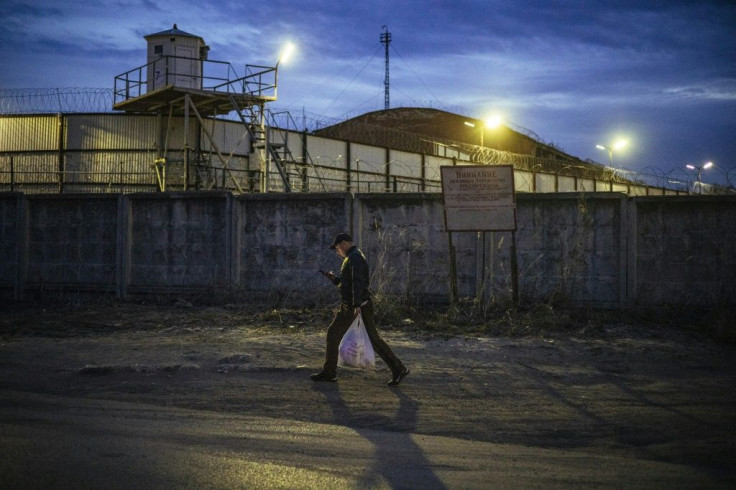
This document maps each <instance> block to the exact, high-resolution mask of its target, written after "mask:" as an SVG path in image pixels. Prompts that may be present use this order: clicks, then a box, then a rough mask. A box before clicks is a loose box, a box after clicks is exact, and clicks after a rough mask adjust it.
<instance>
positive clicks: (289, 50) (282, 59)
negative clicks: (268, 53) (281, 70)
mask: <svg viewBox="0 0 736 490" xmlns="http://www.w3.org/2000/svg"><path fill="white" fill-rule="evenodd" d="M294 49H295V47H294V44H293V43H286V46H284V49H283V50H281V55H280V56H279V61H278V63H277V64H280V63H288V62H289V58H290V57H291V55H292V54H293V53H294Z"/></svg>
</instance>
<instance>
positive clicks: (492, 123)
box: [485, 114, 503, 129]
mask: <svg viewBox="0 0 736 490" xmlns="http://www.w3.org/2000/svg"><path fill="white" fill-rule="evenodd" d="M485 123H486V127H487V128H488V129H496V128H497V127H499V126H500V125H501V124H502V123H503V118H502V117H501V116H499V115H498V114H494V115H493V116H490V117H489V118H488V119H486V121H485Z"/></svg>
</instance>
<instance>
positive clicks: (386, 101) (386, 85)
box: [381, 26, 391, 110]
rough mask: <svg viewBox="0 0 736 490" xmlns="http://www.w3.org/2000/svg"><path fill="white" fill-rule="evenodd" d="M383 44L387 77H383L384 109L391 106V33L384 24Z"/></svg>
mask: <svg viewBox="0 0 736 490" xmlns="http://www.w3.org/2000/svg"><path fill="white" fill-rule="evenodd" d="M381 44H383V45H384V46H385V47H386V77H385V78H384V79H383V91H384V95H383V105H384V109H386V110H388V109H389V108H390V107H391V103H390V99H389V82H388V46H389V45H390V44H391V33H390V32H388V27H387V26H383V32H382V33H381Z"/></svg>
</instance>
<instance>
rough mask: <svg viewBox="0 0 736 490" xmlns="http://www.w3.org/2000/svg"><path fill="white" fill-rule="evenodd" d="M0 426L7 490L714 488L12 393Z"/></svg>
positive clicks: (656, 468)
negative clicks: (101, 489)
mask: <svg viewBox="0 0 736 490" xmlns="http://www.w3.org/2000/svg"><path fill="white" fill-rule="evenodd" d="M334 386H335V385H320V386H318V387H317V388H316V389H318V390H320V389H324V390H331V389H333V388H332V387H334ZM397 396H398V397H399V398H401V397H402V396H403V395H402V394H401V392H398V393H397ZM335 408H336V409H338V410H339V407H335ZM0 434H1V435H0V446H1V447H2V453H3V458H2V459H1V460H0V486H2V488H14V489H21V488H23V489H25V488H44V489H55V488H64V489H68V488H105V489H116V488H121V489H123V488H124V489H131V488H141V489H143V488H192V489H195V488H196V489H202V488H269V489H270V488H293V489H302V488H315V489H316V488H319V489H326V488H412V489H414V488H416V489H435V488H438V489H441V488H571V487H577V488H613V487H616V488H647V489H650V488H667V489H672V488H720V486H719V484H718V483H716V482H715V481H713V480H712V479H711V478H710V477H709V476H708V475H706V474H703V473H701V472H699V471H697V470H694V469H692V468H690V467H688V466H683V465H676V464H668V463H662V462H656V461H648V460H643V459H636V458H622V457H614V456H610V455H607V454H596V453H590V452H585V451H581V450H569V451H568V450H560V449H554V450H552V449H540V448H534V447H525V446H521V445H514V444H495V443H489V442H482V441H468V440H464V439H456V438H450V437H440V436H423V435H416V434H412V433H401V432H388V431H381V430H372V429H359V428H358V429H355V428H351V427H346V426H342V425H332V424H320V423H311V422H303V421H295V420H287V419H282V418H270V417H262V416H259V417H253V416H248V415H242V414H241V415H238V414H222V413H217V412H213V411H202V410H186V409H180V408H174V407H162V406H154V405H146V404H137V403H136V404H132V403H125V402H116V401H106V400H89V399H81V398H69V397H58V396H49V395H36V394H28V393H21V392H9V391H1V392H0ZM722 488H727V487H726V486H723V487H722Z"/></svg>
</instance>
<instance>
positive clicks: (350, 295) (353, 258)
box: [335, 246, 371, 307]
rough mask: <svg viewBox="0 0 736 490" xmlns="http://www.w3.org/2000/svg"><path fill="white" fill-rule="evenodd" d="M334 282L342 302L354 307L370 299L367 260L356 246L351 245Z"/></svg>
mask: <svg viewBox="0 0 736 490" xmlns="http://www.w3.org/2000/svg"><path fill="white" fill-rule="evenodd" d="M335 284H337V285H338V286H339V288H340V298H341V300H342V302H343V303H346V304H349V305H351V306H353V307H356V306H360V305H362V304H363V303H365V302H366V301H368V300H369V299H370V296H371V293H370V291H369V289H368V286H369V276H368V262H366V260H365V255H363V252H361V251H360V250H359V249H358V247H356V246H352V247H351V248H350V249H349V250H348V253H347V256H346V257H345V258H344V259H343V261H342V266H341V267H340V277H337V278H335Z"/></svg>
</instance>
